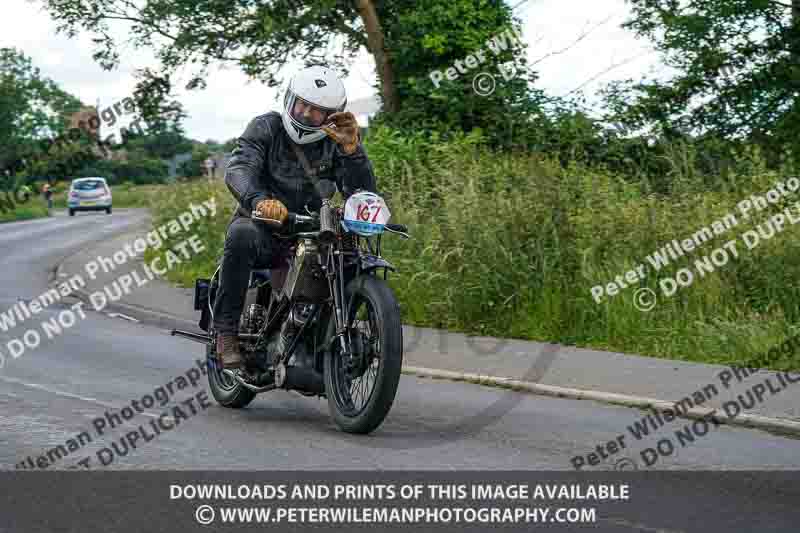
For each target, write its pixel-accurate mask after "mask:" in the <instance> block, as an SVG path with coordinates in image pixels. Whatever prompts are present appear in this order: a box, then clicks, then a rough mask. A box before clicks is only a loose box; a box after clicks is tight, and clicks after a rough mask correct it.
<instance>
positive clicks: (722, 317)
mask: <svg viewBox="0 0 800 533" xmlns="http://www.w3.org/2000/svg"><path fill="white" fill-rule="evenodd" d="M367 151H368V153H369V154H370V158H371V160H372V161H373V164H374V166H375V170H376V174H377V175H378V183H379V189H380V191H381V193H382V194H383V195H384V197H385V198H386V199H387V202H388V204H389V207H390V209H391V210H392V219H393V220H394V221H397V222H402V223H405V224H407V225H408V226H409V227H410V230H411V234H412V237H413V238H412V239H410V240H408V241H405V240H402V239H400V238H397V237H395V236H391V235H387V236H386V237H385V238H384V254H385V255H386V256H387V257H388V258H389V259H390V260H391V261H393V262H394V263H395V264H396V265H397V266H398V270H399V272H398V273H397V274H395V275H393V276H390V282H391V284H392V286H393V288H394V289H395V291H396V292H397V294H398V297H399V299H400V301H401V305H402V310H403V319H404V321H405V322H406V323H411V324H417V325H424V326H431V327H440V328H447V329H451V330H457V331H464V332H468V333H475V334H482V335H492V336H502V337H515V338H523V339H533V340H540V341H548V342H558V343H564V344H569V345H579V346H586V347H594V348H600V349H608V350H614V351H621V352H631V353H641V354H647V355H654V356H660V357H668V358H679V359H686V360H694V361H707V362H727V363H732V362H736V361H743V360H746V359H748V358H750V357H752V356H754V355H757V354H760V353H763V352H766V351H767V350H768V349H769V348H770V347H772V346H773V345H776V344H779V343H781V342H782V341H783V340H784V339H785V337H787V336H789V335H794V334H796V333H797V332H798V331H799V330H800V328H798V321H799V320H800V309H798V304H797V302H798V301H800V300H799V299H798V296H800V294H798V293H799V292H800V288H798V287H797V285H796V283H794V282H795V280H796V279H797V278H798V275H800V253H798V252H800V249H799V248H800V239H798V237H799V236H800V227H795V226H788V227H787V228H786V229H785V230H784V231H783V232H782V233H780V234H778V235H776V236H775V237H773V238H772V239H770V240H769V241H765V242H763V243H762V244H760V245H759V246H758V247H757V248H754V249H753V250H747V249H746V248H745V247H744V245H743V243H741V242H739V243H738V244H737V248H738V249H739V252H740V253H739V258H738V259H735V260H731V261H730V262H729V263H728V264H726V265H724V266H722V267H719V268H718V270H717V271H716V272H713V273H711V274H708V275H706V276H705V277H704V278H699V276H696V278H697V279H695V281H694V283H693V284H692V285H691V286H689V287H686V288H683V289H681V290H679V291H678V292H677V293H676V294H675V295H674V296H672V297H664V296H663V295H662V294H661V293H660V289H659V284H658V282H659V280H660V279H662V278H664V277H666V276H674V274H675V272H676V271H677V269H679V268H683V267H688V268H691V269H692V270H694V271H695V273H696V269H694V267H693V264H694V261H695V260H696V259H699V258H701V257H702V256H704V255H707V254H709V253H710V252H711V251H712V250H713V249H715V248H718V247H720V246H721V245H722V244H723V243H725V242H726V241H729V240H731V239H735V238H737V237H738V236H739V235H740V234H741V233H742V232H743V231H745V230H746V229H748V228H750V227H752V226H753V224H754V223H755V222H758V221H760V219H761V218H763V217H765V216H767V213H766V212H764V213H761V214H760V215H759V216H757V217H755V218H756V219H758V220H751V221H747V222H746V223H745V222H744V221H742V223H741V224H740V225H739V226H736V227H734V228H733V229H732V230H731V231H730V232H728V233H727V234H725V235H720V236H718V237H716V238H715V239H714V240H713V241H712V242H707V243H705V244H704V245H703V246H702V247H701V248H700V249H698V250H696V251H695V252H694V253H693V254H690V255H689V256H687V257H685V258H683V259H681V260H680V261H677V262H674V263H673V264H670V265H669V266H668V267H666V268H664V269H662V270H660V271H658V272H654V271H653V269H652V268H650V266H649V264H648V265H647V271H646V279H645V280H644V282H642V283H637V284H634V285H632V286H630V287H628V288H627V289H623V290H622V291H621V292H620V293H619V294H617V295H616V296H613V297H606V298H605V299H604V300H603V301H602V302H601V303H599V304H598V303H596V302H595V300H594V299H593V298H592V295H591V289H592V287H593V286H596V285H601V284H602V285H604V284H606V283H608V282H610V281H612V280H613V279H614V278H615V277H616V276H618V275H624V274H625V272H627V271H628V270H630V269H632V268H634V267H636V266H637V265H639V264H641V263H647V261H646V257H647V255H649V254H651V253H653V252H654V251H655V250H657V249H658V248H660V247H661V246H663V245H664V244H666V243H667V242H669V241H671V240H673V239H678V240H683V239H685V238H687V237H689V236H690V235H692V234H693V233H695V232H696V231H697V230H698V229H700V228H701V227H702V226H705V225H708V224H710V223H711V222H712V221H713V220H716V219H719V218H721V217H722V216H724V215H725V214H727V213H730V212H735V206H736V203H737V202H739V201H740V200H742V199H744V198H746V197H747V196H749V195H750V194H756V193H764V192H765V191H766V190H768V189H769V188H771V187H772V186H773V185H774V183H775V182H776V181H777V180H778V179H779V178H780V177H781V174H780V173H771V172H767V171H766V170H765V169H764V168H763V165H761V164H760V162H759V158H758V155H757V154H749V155H745V157H744V159H743V160H742V161H740V162H739V163H740V164H739V165H737V167H738V168H739V169H740V173H739V174H735V175H732V176H731V177H730V178H728V179H725V180H722V179H721V178H719V179H714V178H713V177H712V178H709V177H708V176H696V175H693V174H692V171H691V168H692V165H691V164H690V161H688V158H690V157H691V154H687V153H685V152H682V153H678V154H676V155H675V157H674V161H675V165H674V170H673V173H672V175H670V176H667V178H668V181H669V183H670V184H671V187H670V190H669V192H668V194H666V195H664V194H662V195H655V194H654V193H652V192H651V191H652V188H651V187H650V185H649V183H648V180H647V179H643V180H640V181H637V182H636V183H631V182H630V181H628V180H626V179H623V178H622V177H619V176H614V175H612V174H610V173H608V172H605V171H604V170H603V169H602V168H595V169H591V168H585V167H581V166H578V165H574V164H573V165H570V166H567V167H563V166H561V165H559V164H557V163H555V162H554V161H552V160H550V159H548V158H547V157H544V156H542V155H540V154H530V153H514V154H508V153H493V152H491V151H489V150H487V149H485V148H484V147H482V145H481V142H480V139H479V138H478V137H475V136H465V137H463V138H461V139H458V140H456V141H452V142H448V143H429V142H425V141H423V140H422V138H421V137H416V138H415V137H408V136H401V135H399V134H397V133H396V132H392V131H390V130H381V129H378V130H376V131H374V132H370V137H369V142H368V146H367ZM659 178H660V179H659V181H660V182H662V183H663V181H664V177H663V176H662V177H659ZM170 190H171V191H172V192H170V193H169V194H167V193H162V194H159V195H156V196H155V197H153V198H152V202H153V204H152V207H153V208H154V212H155V213H156V221H155V223H156V224H158V223H160V222H164V221H167V220H168V219H169V218H170V217H174V216H175V215H176V214H177V213H178V212H179V211H181V210H183V209H185V208H186V206H187V205H188V203H189V202H190V201H194V202H195V203H197V202H199V201H202V200H205V199H208V196H209V194H212V193H213V194H216V195H217V199H218V203H219V204H220V205H221V207H222V209H220V211H218V214H217V216H216V217H215V218H214V219H213V220H209V221H207V223H204V224H203V225H202V226H201V227H199V228H198V231H199V232H200V233H201V237H202V238H203V240H204V242H206V243H207V246H208V250H207V252H205V253H204V255H202V256H201V257H200V258H198V261H195V262H194V263H192V264H184V265H180V266H179V267H178V268H177V269H176V270H175V271H173V272H172V273H171V274H170V276H171V279H173V280H175V281H178V282H180V283H182V284H183V285H185V286H191V284H192V283H193V280H194V278H195V277H200V276H208V275H210V273H211V271H213V265H214V263H215V261H216V259H217V256H218V254H220V253H221V251H222V244H223V240H224V233H225V229H226V226H227V223H228V221H229V220H230V214H231V211H232V207H233V200H232V199H231V198H230V195H229V193H228V192H227V190H225V188H224V185H222V184H221V183H217V184H214V185H209V184H208V183H206V182H196V183H193V184H184V185H178V186H175V187H173V188H171V189H170ZM796 199H800V195H798V198H796ZM796 199H790V200H791V201H792V202H793V201H795V200H796ZM776 208H777V207H774V208H773V211H774V210H775V209H776ZM798 226H800V225H798ZM640 287H648V288H650V289H652V290H653V291H655V293H656V294H658V302H657V305H656V306H655V307H654V308H653V309H652V310H651V311H649V312H644V311H640V310H639V309H637V308H636V306H635V305H634V301H633V296H634V293H635V291H636V289H638V288H640ZM772 366H773V367H775V368H795V369H796V368H798V367H800V364H798V358H797V356H794V355H792V356H789V357H787V358H785V359H784V360H781V361H776V362H775V363H774V364H773V365H772Z"/></svg>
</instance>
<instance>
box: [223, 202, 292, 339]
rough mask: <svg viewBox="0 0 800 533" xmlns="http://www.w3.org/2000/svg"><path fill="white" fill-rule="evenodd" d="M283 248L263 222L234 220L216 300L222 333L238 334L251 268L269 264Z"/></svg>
mask: <svg viewBox="0 0 800 533" xmlns="http://www.w3.org/2000/svg"><path fill="white" fill-rule="evenodd" d="M280 248H281V245H280V243H279V241H278V239H277V238H276V237H275V236H274V235H272V233H271V232H270V230H269V229H268V228H267V227H266V226H264V225H263V224H260V223H258V222H253V221H252V220H251V219H249V218H245V217H238V218H236V219H234V220H233V221H232V222H231V223H230V225H229V226H228V233H227V235H226V237H225V250H224V253H223V256H222V268H221V269H220V272H219V288H218V289H217V295H216V300H215V302H214V329H216V330H217V332H218V333H220V334H223V335H231V334H234V335H235V334H238V332H239V320H240V318H241V316H242V310H243V308H244V299H245V296H246V295H247V285H248V283H249V281H250V271H251V270H252V269H253V268H256V267H258V268H268V267H269V266H270V265H271V264H272V261H273V259H274V257H273V255H274V254H275V253H279V252H280Z"/></svg>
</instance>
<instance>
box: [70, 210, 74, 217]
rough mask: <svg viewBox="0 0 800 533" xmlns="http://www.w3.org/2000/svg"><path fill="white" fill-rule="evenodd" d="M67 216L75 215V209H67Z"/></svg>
mask: <svg viewBox="0 0 800 533" xmlns="http://www.w3.org/2000/svg"><path fill="white" fill-rule="evenodd" d="M69 216H71V217H74V216H75V210H74V209H70V210H69Z"/></svg>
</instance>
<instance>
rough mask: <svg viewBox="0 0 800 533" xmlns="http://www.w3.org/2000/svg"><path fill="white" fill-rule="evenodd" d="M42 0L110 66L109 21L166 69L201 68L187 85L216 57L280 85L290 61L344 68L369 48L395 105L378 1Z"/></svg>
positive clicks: (200, 80) (113, 46)
mask: <svg viewBox="0 0 800 533" xmlns="http://www.w3.org/2000/svg"><path fill="white" fill-rule="evenodd" d="M42 1H43V3H44V5H45V7H46V8H47V9H48V10H49V12H50V14H51V15H52V17H53V18H54V19H55V20H56V21H57V22H58V23H59V30H61V31H64V32H67V33H68V34H69V35H74V34H76V33H78V32H79V31H89V32H91V33H93V34H94V36H95V42H96V43H97V49H96V51H95V54H94V57H95V59H96V60H98V61H99V62H100V63H101V64H102V65H103V66H104V67H106V68H112V67H114V66H116V65H117V64H118V62H119V50H118V43H117V39H116V38H115V36H116V35H118V32H116V31H113V30H112V27H111V24H112V23H113V22H115V21H120V22H125V23H128V24H129V25H130V34H131V39H130V41H131V44H132V45H134V46H136V47H148V48H153V49H155V52H156V55H157V57H158V58H159V59H160V60H161V62H162V64H163V66H164V73H168V72H172V71H174V70H175V69H177V68H178V67H181V66H186V65H192V66H193V67H196V69H195V71H194V72H193V74H194V76H193V78H192V80H191V81H190V82H189V84H188V87H189V88H194V87H199V86H203V85H204V83H205V82H204V79H205V76H206V75H207V73H208V68H209V66H210V65H211V63H212V62H215V61H226V62H233V63H236V64H238V65H239V66H240V67H241V68H242V69H243V70H244V72H245V73H246V74H248V75H249V76H251V77H253V78H256V79H260V80H262V81H264V82H266V83H267V84H268V85H270V86H276V85H278V84H279V83H280V81H281V80H280V78H279V74H278V72H279V71H280V69H281V68H282V67H283V66H284V65H286V64H288V63H291V62H294V61H300V62H304V63H306V64H309V65H310V64H319V63H322V62H329V63H332V64H333V66H335V67H336V68H338V69H339V70H343V71H346V65H347V62H348V61H349V60H352V59H353V58H354V57H355V54H356V52H357V51H358V49H359V48H360V47H361V46H364V47H366V49H367V50H369V52H370V53H371V54H372V55H373V56H374V57H375V59H376V62H377V64H378V65H379V68H378V71H379V73H380V74H381V76H382V78H383V84H382V88H383V90H382V93H381V94H382V97H383V99H384V104H385V105H386V106H387V108H388V109H390V110H392V109H394V106H395V101H396V100H395V94H394V93H395V88H394V84H393V82H392V72H393V69H392V66H391V59H390V54H387V53H386V52H385V50H383V48H382V38H381V31H382V30H381V21H380V20H379V19H378V13H377V10H376V8H375V5H374V4H373V2H372V0H358V1H356V2H351V1H345V0H273V1H263V2H253V1H252V0H146V1H143V2H130V1H128V0H42ZM364 28H366V31H365V30H364ZM334 50H337V51H334Z"/></svg>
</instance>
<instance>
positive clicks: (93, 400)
mask: <svg viewBox="0 0 800 533" xmlns="http://www.w3.org/2000/svg"><path fill="white" fill-rule="evenodd" d="M0 381H5V382H7V383H15V384H17V385H22V386H23V387H30V388H32V389H38V390H43V391H45V392H49V393H51V394H55V395H57V396H64V397H66V398H72V399H73V400H81V401H83V402H89V403H93V404H97V405H102V406H103V407H109V408H111V409H117V410H120V409H122V408H121V407H117V406H116V405H114V404H111V403H108V402H103V401H100V400H98V399H97V398H87V397H85V396H79V395H77V394H72V393H71V392H64V391H60V390H56V389H51V388H49V387H45V386H44V385H39V384H38V383H26V382H24V381H22V380H19V379H14V378H10V377H7V376H0ZM124 407H129V406H127V405H126V406H124ZM140 414H141V415H144V416H149V417H151V418H158V417H159V416H161V415H157V414H153V413H147V412H142V413H140Z"/></svg>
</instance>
